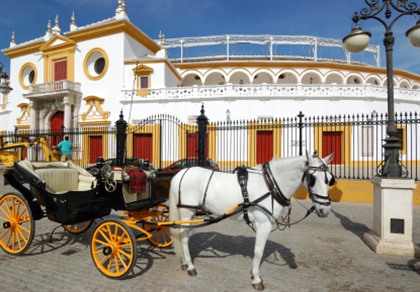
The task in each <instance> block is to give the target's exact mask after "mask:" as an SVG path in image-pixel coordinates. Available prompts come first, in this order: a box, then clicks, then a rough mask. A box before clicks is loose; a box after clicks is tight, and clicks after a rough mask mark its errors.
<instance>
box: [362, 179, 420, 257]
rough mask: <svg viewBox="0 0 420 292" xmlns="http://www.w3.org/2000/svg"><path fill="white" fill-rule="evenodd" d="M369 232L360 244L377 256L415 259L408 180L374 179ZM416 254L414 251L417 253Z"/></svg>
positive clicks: (409, 180) (411, 191) (410, 181)
mask: <svg viewBox="0 0 420 292" xmlns="http://www.w3.org/2000/svg"><path fill="white" fill-rule="evenodd" d="M372 182H373V184H374V201H373V230H372V231H370V232H368V233H365V234H364V236H363V240H364V241H365V243H366V244H367V245H368V246H369V247H370V248H371V249H372V250H373V251H374V252H376V253H377V254H387V255H401V256H415V254H416V250H415V247H414V243H413V240H412V237H413V189H414V188H415V187H416V184H415V182H414V180H412V179H388V178H380V177H375V178H373V180H372ZM418 252H419V251H417V253H418Z"/></svg>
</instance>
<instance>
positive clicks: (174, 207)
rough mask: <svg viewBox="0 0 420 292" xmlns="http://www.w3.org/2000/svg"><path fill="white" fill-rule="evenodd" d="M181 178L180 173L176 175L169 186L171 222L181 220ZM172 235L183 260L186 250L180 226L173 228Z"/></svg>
mask: <svg viewBox="0 0 420 292" xmlns="http://www.w3.org/2000/svg"><path fill="white" fill-rule="evenodd" d="M180 183H181V180H180V179H179V175H176V176H175V177H173V178H172V180H171V186H170V188H169V220H170V221H171V222H174V221H180V220H181V214H180V213H179V208H178V201H179V184H180ZM170 230H171V235H172V239H173V246H174V249H175V253H176V255H177V256H178V257H179V258H180V259H181V261H183V259H184V250H183V248H182V241H181V240H182V238H181V235H182V233H181V229H180V228H171V229H170Z"/></svg>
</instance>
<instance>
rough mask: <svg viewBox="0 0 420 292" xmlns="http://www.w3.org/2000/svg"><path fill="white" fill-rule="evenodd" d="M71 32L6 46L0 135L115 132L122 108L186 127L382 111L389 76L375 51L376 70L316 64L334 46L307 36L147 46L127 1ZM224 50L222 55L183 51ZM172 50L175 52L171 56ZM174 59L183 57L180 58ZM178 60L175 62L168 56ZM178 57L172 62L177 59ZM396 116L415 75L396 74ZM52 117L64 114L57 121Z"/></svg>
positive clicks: (416, 90) (56, 29)
mask: <svg viewBox="0 0 420 292" xmlns="http://www.w3.org/2000/svg"><path fill="white" fill-rule="evenodd" d="M70 19H71V23H70V26H69V30H68V31H67V32H62V29H61V26H60V23H59V19H58V16H57V17H56V18H55V23H54V26H53V25H52V24H51V23H48V25H47V31H46V33H45V35H43V36H41V37H39V38H36V39H33V40H30V41H26V42H23V43H20V44H17V43H16V42H15V35H14V34H13V35H12V40H11V43H10V47H9V48H5V49H3V50H2V52H3V54H4V55H6V56H8V57H9V58H10V82H11V86H12V87H13V88H14V90H13V91H12V92H11V93H9V94H8V95H3V96H2V97H1V99H2V100H1V103H0V104H1V107H0V117H1V125H0V130H3V131H6V130H13V129H14V128H18V129H30V130H37V129H39V130H43V129H49V128H53V127H55V125H52V124H51V123H52V121H53V120H54V121H55V120H56V118H57V119H58V120H60V119H62V124H63V126H64V127H65V128H67V129H69V128H74V127H79V126H85V127H89V126H97V125H110V124H113V123H114V122H115V121H116V120H117V119H118V116H119V113H120V111H121V110H122V111H123V112H124V114H125V116H126V117H128V116H129V117H130V119H131V121H128V122H129V123H132V122H135V121H136V120H140V119H143V118H145V117H147V116H149V115H150V114H156V113H164V114H171V115H174V116H177V117H178V118H179V119H180V120H182V121H185V122H188V121H189V119H191V118H192V117H193V116H195V115H196V114H197V112H198V109H199V105H200V104H201V103H203V102H204V103H205V105H206V114H207V116H209V117H210V118H211V120H213V121H217V120H225V119H226V116H227V113H229V118H231V119H258V118H261V117H282V116H294V115H296V114H297V113H298V112H299V111H303V112H304V113H305V114H306V115H315V114H317V115H329V114H352V113H354V114H356V113H361V112H364V113H371V112H372V111H374V110H375V111H376V112H378V113H381V112H386V83H387V80H386V72H385V69H384V68H380V67H379V66H378V64H379V60H378V59H379V47H378V46H377V47H374V46H370V47H368V49H367V51H370V53H372V54H373V58H376V59H375V60H376V61H375V63H376V65H369V64H364V63H361V62H353V61H352V60H351V57H352V56H351V55H350V54H349V53H347V52H344V50H343V56H344V57H343V58H342V59H341V60H338V59H327V58H322V56H318V48H320V47H322V46H325V47H328V46H330V47H338V46H340V45H341V44H340V42H339V41H338V40H332V39H323V38H316V37H306V36H300V37H298V36H296V37H291V36H289V37H288V36H266V35H264V36H255V35H254V36H252V35H248V36H247V35H222V36H209V37H196V38H194V37H189V38H188V37H186V38H177V39H165V38H164V36H163V34H161V35H160V36H159V39H158V40H153V39H152V38H150V37H149V36H148V35H146V34H145V33H144V32H142V31H141V29H139V28H138V27H137V26H136V25H135V24H133V23H132V22H131V21H130V20H129V17H128V12H127V10H126V6H125V1H118V6H117V8H116V10H115V15H114V16H113V17H111V18H109V19H104V20H102V21H99V22H96V23H91V24H87V25H84V26H78V25H77V24H76V16H75V15H74V14H73V15H71V18H70ZM294 43H295V44H305V45H309V46H310V47H313V50H312V51H313V55H311V56H309V57H308V56H306V57H302V56H293V55H284V54H276V53H275V49H273V48H275V46H281V45H283V44H294ZM236 44H251V45H258V44H259V45H263V46H265V47H268V53H266V54H265V55H252V56H251V55H235V54H234V53H233V49H232V47H233V46H234V45H236ZM205 46H222V48H223V50H222V51H224V52H223V53H222V55H217V56H215V55H211V54H209V55H206V54H205V53H202V54H201V55H199V56H197V55H195V56H187V55H186V53H185V52H186V51H188V50H194V49H197V48H198V49H199V50H200V49H201V48H203V47H205ZM174 52H175V53H174ZM177 52H179V53H177ZM172 53H174V56H172V57H171V54H172ZM176 54H178V55H177V56H175V55H176ZM393 82H394V84H395V103H396V105H395V106H396V111H397V112H405V111H413V110H416V109H417V110H418V109H419V108H420V76H419V75H416V74H414V73H410V72H406V71H401V70H395V74H394V80H393ZM57 113H62V114H61V115H58V117H57Z"/></svg>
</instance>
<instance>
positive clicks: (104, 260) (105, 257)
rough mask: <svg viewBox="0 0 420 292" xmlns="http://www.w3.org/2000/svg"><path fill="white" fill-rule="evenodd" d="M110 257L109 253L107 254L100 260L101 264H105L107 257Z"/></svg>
mask: <svg viewBox="0 0 420 292" xmlns="http://www.w3.org/2000/svg"><path fill="white" fill-rule="evenodd" d="M100 252H102V251H100ZM109 257H110V256H109V255H106V256H104V257H103V259H102V260H101V261H100V263H101V266H103V265H104V263H105V262H106V260H107V259H109Z"/></svg>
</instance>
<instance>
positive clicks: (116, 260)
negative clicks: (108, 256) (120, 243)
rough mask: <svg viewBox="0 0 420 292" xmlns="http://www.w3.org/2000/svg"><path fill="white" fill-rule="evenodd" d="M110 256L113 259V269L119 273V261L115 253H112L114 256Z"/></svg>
mask: <svg viewBox="0 0 420 292" xmlns="http://www.w3.org/2000/svg"><path fill="white" fill-rule="evenodd" d="M112 258H113V259H114V261H115V270H116V272H117V273H119V272H120V265H119V262H118V257H117V256H116V255H114V256H112Z"/></svg>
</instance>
